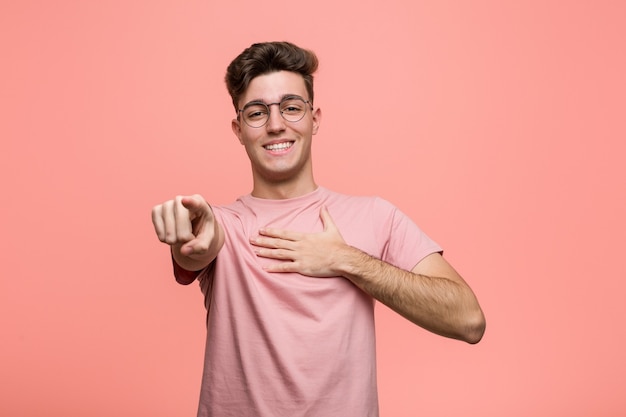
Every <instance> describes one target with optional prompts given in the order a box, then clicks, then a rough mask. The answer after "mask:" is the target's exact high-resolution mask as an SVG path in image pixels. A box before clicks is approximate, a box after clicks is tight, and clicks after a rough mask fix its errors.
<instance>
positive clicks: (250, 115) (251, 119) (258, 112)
mask: <svg viewBox="0 0 626 417" xmlns="http://www.w3.org/2000/svg"><path fill="white" fill-rule="evenodd" d="M242 114H243V120H244V121H245V122H246V124H247V125H248V126H250V127H261V126H263V125H264V124H265V123H266V122H267V119H268V117H269V114H270V112H269V108H268V107H267V105H265V104H264V103H251V104H248V105H247V106H245V107H244V108H243V111H242Z"/></svg>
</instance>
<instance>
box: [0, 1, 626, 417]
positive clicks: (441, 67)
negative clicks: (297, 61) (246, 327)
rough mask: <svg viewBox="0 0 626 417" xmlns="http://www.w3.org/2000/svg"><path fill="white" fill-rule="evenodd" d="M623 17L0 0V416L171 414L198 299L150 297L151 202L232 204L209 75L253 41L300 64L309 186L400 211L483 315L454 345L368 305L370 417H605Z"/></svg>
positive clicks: (188, 291)
mask: <svg viewBox="0 0 626 417" xmlns="http://www.w3.org/2000/svg"><path fill="white" fill-rule="evenodd" d="M216 3H219V4H216ZM381 4H384V7H383V6H382V5H381ZM624 16H626V7H625V3H624V2H619V1H577V2H573V1H572V2H558V1H518V2H514V1H511V2H502V1H495V0H494V1H472V2H442V1H397V0H392V1H387V2H383V3H380V2H372V1H360V2H356V1H347V2H337V1H332V2H330V1H329V2H308V3H307V2H296V3H293V2H291V3H284V2H280V3H276V4H273V3H272V2H265V3H264V2H251V1H247V0H240V1H236V2H226V1H222V2H214V1H209V2H207V1H195V2H191V1H189V2H177V1H173V0H172V1H147V0H133V1H119V0H118V1H107V2H82V1H56V2H44V1H40V2H36V1H19V2H17V1H16V2H8V1H5V2H3V4H2V5H1V6H0V35H1V36H0V51H1V52H2V54H1V57H2V58H1V59H2V65H0V137H1V147H0V155H1V156H0V157H1V159H2V163H1V164H0V174H1V176H0V178H2V180H1V181H2V193H0V195H1V197H0V199H1V201H0V207H1V213H2V215H1V216H0V222H1V224H0V227H1V228H0V230H2V232H3V238H2V239H1V243H0V244H1V245H2V251H1V253H2V264H3V267H4V268H3V272H2V274H1V281H0V326H1V331H2V343H0V358H1V359H0V361H1V363H0V369H1V371H0V374H1V376H0V380H1V381H2V386H3V388H2V393H1V395H0V415H3V416H42V415H45V416H90V417H99V416H112V415H118V416H130V415H135V416H151V417H159V416H163V417H166V416H191V415H194V413H195V409H196V403H197V396H198V389H199V382H200V373H201V362H202V354H203V347H204V309H203V307H202V297H201V294H200V292H199V290H198V289H197V287H196V286H195V285H194V286H191V287H181V286H178V285H177V284H175V283H174V281H173V279H172V277H171V274H170V265H169V259H168V252H167V248H166V247H165V246H163V245H161V244H160V243H159V242H158V241H157V240H156V238H155V237H154V236H153V230H152V225H151V222H150V209H151V207H152V205H154V204H156V203H158V202H160V201H162V200H164V199H168V198H170V197H172V196H174V195H175V194H186V193H195V192H199V193H202V194H203V195H205V196H206V197H207V199H209V200H210V201H211V202H213V203H215V204H220V203H226V202H229V201H231V200H232V199H233V198H235V197H236V196H238V195H240V194H243V193H246V192H248V191H249V189H250V175H249V167H248V164H247V159H246V156H245V153H244V151H243V149H242V148H241V147H240V146H239V144H238V142H237V140H236V138H235V137H234V136H233V135H232V133H231V132H230V119H231V118H232V116H233V114H234V113H233V110H232V108H231V105H230V101H229V98H228V96H227V94H226V91H225V88H224V86H223V82H222V77H223V73H224V70H225V67H226V65H227V64H228V62H230V60H231V59H232V58H233V57H234V56H235V55H236V54H237V53H239V52H240V51H241V50H242V49H243V48H244V47H246V46H248V45H249V44H250V43H252V42H254V41H263V40H276V39H278V40H282V39H286V40H291V41H294V42H296V43H299V44H301V45H302V46H305V47H309V48H312V49H314V50H315V51H317V53H318V55H319V57H320V59H321V69H320V71H319V75H318V77H317V95H316V102H317V103H316V104H317V105H319V106H321V107H322V109H323V111H324V118H323V121H322V128H321V132H320V134H319V135H318V136H316V138H315V144H314V146H315V149H314V158H315V165H316V170H317V180H318V182H319V183H321V184H323V185H325V186H327V187H329V188H333V189H336V190H338V191H347V192H354V193H364V194H378V195H381V196H383V197H385V198H387V199H389V200H391V201H393V202H394V203H396V204H397V205H398V206H399V207H400V208H402V209H403V210H404V211H406V212H407V213H409V214H410V215H411V216H412V217H414V218H415V220H416V221H417V222H418V224H420V225H421V226H422V228H423V229H425V230H426V231H427V233H429V234H430V235H431V236H432V237H433V238H435V239H436V240H437V241H438V242H439V243H441V244H442V245H443V246H444V247H445V248H446V255H447V257H448V259H449V260H451V261H452V263H453V264H454V265H455V266H456V267H457V269H459V270H460V271H461V272H462V273H463V275H464V276H465V277H466V279H467V280H468V281H469V282H470V284H471V285H472V286H473V288H474V289H475V291H476V293H477V294H478V296H479V298H480V300H481V302H482V305H483V307H484V310H485V312H486V315H487V319H488V329H487V333H486V335H485V338H484V339H483V341H482V342H481V343H480V344H479V345H477V346H469V345H465V344H463V343H461V342H456V341H450V340H446V339H442V338H439V337H436V336H433V335H431V334H429V333H426V332H424V331H422V330H421V329H419V328H415V327H413V326H412V325H410V324H409V323H407V322H406V321H404V320H403V319H401V318H400V317H398V316H395V315H394V314H391V313H390V312H389V311H388V310H386V309H385V308H384V307H380V308H379V309H378V324H379V327H378V334H379V353H380V355H379V370H380V378H379V386H380V395H381V406H382V410H383V416H386V417H395V416H416V415H428V416H442V417H444V416H446V417H447V416H452V415H464V416H476V417H488V416H494V417H495V416H498V417H499V416H504V415H506V416H511V417H515V416H520V417H521V416H524V417H525V416H529V415H533V416H568V417H572V416H589V415H599V416H600V415H601V416H618V415H620V416H621V415H624V414H625V413H626V397H625V396H624V395H623V391H624V386H625V385H626V355H625V354H624V352H625V351H626V331H625V327H624V318H625V317H626V303H624V301H623V298H624V296H623V294H624V292H625V291H626V284H625V283H624V282H625V278H626V266H625V262H624V254H623V252H624V248H625V244H624V236H625V234H626V221H625V220H624V214H625V212H626V195H625V194H626V193H625V191H624V188H625V184H626V168H625V167H624V166H625V163H624V159H625V156H626V155H625V150H626V149H625V145H624V144H625V143H626V127H625V125H626V124H625V116H626V106H625V104H624V103H625V101H624V100H625V99H624V97H626V83H625V77H624V74H626V61H625V54H624V39H625V38H626V30H624V25H623V21H624Z"/></svg>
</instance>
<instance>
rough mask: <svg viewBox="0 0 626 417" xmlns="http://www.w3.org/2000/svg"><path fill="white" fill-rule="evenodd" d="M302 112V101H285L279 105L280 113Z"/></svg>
mask: <svg viewBox="0 0 626 417" xmlns="http://www.w3.org/2000/svg"><path fill="white" fill-rule="evenodd" d="M303 110H304V102H303V101H302V100H286V101H284V102H283V103H281V104H280V111H281V112H283V113H286V114H299V113H302V111H303Z"/></svg>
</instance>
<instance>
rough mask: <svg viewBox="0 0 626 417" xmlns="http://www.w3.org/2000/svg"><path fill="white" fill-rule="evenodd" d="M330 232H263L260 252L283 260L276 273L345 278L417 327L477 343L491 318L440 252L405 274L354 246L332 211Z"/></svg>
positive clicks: (327, 217)
mask: <svg viewBox="0 0 626 417" xmlns="http://www.w3.org/2000/svg"><path fill="white" fill-rule="evenodd" d="M321 217H322V220H323V222H324V231H323V232H321V233H311V234H305V233H296V232H290V231H284V230H277V229H261V230H260V232H259V233H260V237H258V238H254V239H253V240H252V243H253V244H254V245H256V246H257V247H258V248H257V254H258V255H259V256H262V257H268V258H274V259H281V260H285V261H290V262H282V263H278V264H273V265H270V266H267V267H266V270H268V271H270V272H298V273H301V274H303V275H309V276H316V277H331V276H343V277H345V278H347V279H349V280H350V281H351V282H352V283H354V284H355V285H356V286H357V287H359V288H361V289H362V290H363V291H365V292H367V293H368V294H370V295H371V296H372V297H374V298H376V299H377V300H379V301H380V302H382V303H383V304H385V305H387V306H388V307H390V308H391V309H393V310H394V311H396V312H397V313H399V314H401V315H402V316H404V317H406V318H407V319H409V320H411V321H412V322H413V323H415V324H417V325H419V326H421V327H423V328H425V329H427V330H429V331H431V332H434V333H437V334H440V335H443V336H446V337H451V338H455V339H460V340H464V341H466V342H468V343H477V342H479V341H480V339H481V338H482V335H483V333H484V330H485V318H484V315H483V313H482V310H481V309H480V306H479V305H478V301H477V299H476V297H475V296H474V294H473V292H472V290H471V289H470V288H469V286H468V285H467V284H466V283H465V281H464V280H463V279H462V278H461V276H460V275H459V274H458V273H457V272H456V271H455V270H454V269H453V268H452V267H451V266H450V265H449V264H448V262H446V261H445V260H444V258H443V257H442V256H441V255H439V254H437V253H435V254H431V255H429V256H427V257H426V258H424V259H423V260H422V261H420V262H419V263H418V264H417V265H416V266H415V268H414V269H413V270H412V271H405V270H403V269H400V268H397V267H395V266H393V265H390V264H388V263H386V262H384V261H381V260H379V259H376V258H374V257H372V256H370V255H368V254H366V253H364V252H362V251H361V250H359V249H357V248H354V247H352V246H349V245H348V244H346V243H345V241H344V240H343V238H342V236H341V234H340V233H339V230H338V229H337V227H336V226H335V224H334V223H333V221H332V219H331V218H330V215H329V213H328V211H327V210H326V209H323V210H322V212H321Z"/></svg>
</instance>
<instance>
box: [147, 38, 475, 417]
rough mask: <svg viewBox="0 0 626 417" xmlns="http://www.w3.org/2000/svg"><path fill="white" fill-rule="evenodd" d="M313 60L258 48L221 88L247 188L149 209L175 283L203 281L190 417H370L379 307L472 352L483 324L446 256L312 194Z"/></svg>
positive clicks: (379, 217)
mask: <svg viewBox="0 0 626 417" xmlns="http://www.w3.org/2000/svg"><path fill="white" fill-rule="evenodd" d="M316 69H317V58H316V57H315V55H314V54H313V53H312V52H310V51H307V50H304V49H301V48H299V47H297V46H295V45H293V44H290V43H286V42H270V43H262V44H254V45H252V46H251V47H249V48H248V49H246V50H245V51H244V52H242V53H241V54H240V55H239V56H238V57H237V58H236V59H235V60H234V61H233V62H232V63H231V64H230V65H229V67H228V70H227V74H226V84H227V87H228V91H229V93H230V95H231V97H232V100H233V104H234V106H235V111H236V113H237V115H236V118H235V119H234V120H233V121H232V130H233V132H234V133H235V135H236V136H237V137H238V139H239V141H240V142H241V144H242V145H243V146H244V147H245V149H246V152H247V154H248V157H249V159H250V164H251V168H252V178H253V189H252V192H251V193H250V194H248V195H245V196H243V197H240V198H239V199H238V200H237V201H236V202H234V203H232V204H230V205H228V206H225V207H211V206H209V204H208V203H207V202H206V201H205V199H204V198H203V197H201V196H200V195H193V196H185V197H176V198H175V199H173V200H170V201H167V202H165V203H163V204H160V205H157V206H155V207H154V208H153V211H152V220H153V223H154V226H155V230H156V234H157V236H158V238H159V239H160V240H161V241H162V242H165V243H167V244H168V245H170V246H171V251H172V257H173V262H174V274H175V277H176V279H177V281H178V282H180V283H181V284H189V283H191V282H193V281H194V280H195V279H198V280H199V283H200V287H201V289H202V291H203V293H204V295H205V304H206V308H207V311H208V316H207V326H208V332H207V342H206V354H205V366H204V374H203V379H202V389H201V396H200V405H199V411H198V416H219V417H223V416H237V417H241V416H272V417H276V416H289V417H294V416H305V415H306V416H323V417H329V416H342V417H343V416H350V417H355V416H377V415H378V399H377V390H376V359H375V340H374V300H379V301H380V302H382V303H384V304H386V305H387V306H389V307H390V308H392V309H393V310H395V311H396V312H398V313H399V314H401V315H402V316H404V317H406V318H407V319H409V320H411V321H412V322H414V323H415V324H417V325H419V326H421V327H423V328H425V329H427V330H429V331H431V332H434V333H436V334H439V335H442V336H446V337H450V338H455V339H460V340H463V341H466V342H468V343H477V342H478V341H479V340H480V339H481V337H482V335H483V332H484V329H485V319H484V316H483V313H482V311H481V309H480V306H479V304H478V301H477V300H476V297H475V296H474V294H473V292H472V290H471V289H470V288H469V286H468V285H467V284H466V283H465V281H464V280H463V279H462V278H461V276H459V274H458V273H457V272H456V271H455V270H454V269H453V268H452V267H451V266H450V265H449V264H448V263H447V262H446V261H445V260H444V258H443V257H442V255H441V248H440V247H439V246H438V245H437V244H436V243H434V242H433V241H432V240H431V239H429V238H428V237H427V236H426V235H425V234H424V233H423V232H422V231H421V230H420V229H419V228H418V227H417V226H416V225H415V224H414V223H413V222H412V221H411V220H409V219H408V218H407V217H406V216H405V215H404V214H403V213H401V212H400V211H399V210H398V209H397V208H395V207H394V206H392V205H391V204H390V203H388V202H386V201H384V200H382V199H380V198H375V197H354V196H346V195H341V194H338V193H334V192H332V191H330V190H328V189H326V188H323V187H319V186H318V185H317V184H316V183H315V181H314V178H313V169H312V160H311V142H312V137H313V135H315V134H316V133H317V131H318V129H319V125H320V121H321V116H322V112H321V110H320V108H319V107H315V106H314V105H313V76H312V74H313V73H314V72H315V70H316Z"/></svg>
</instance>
